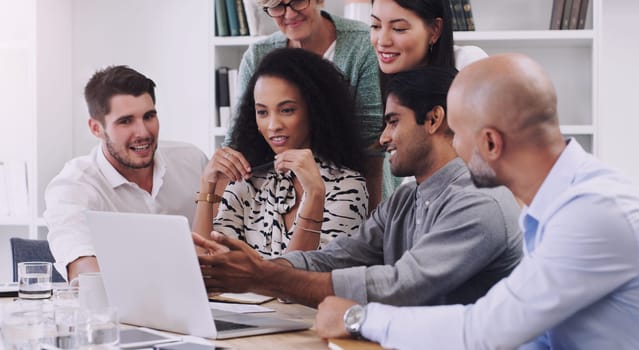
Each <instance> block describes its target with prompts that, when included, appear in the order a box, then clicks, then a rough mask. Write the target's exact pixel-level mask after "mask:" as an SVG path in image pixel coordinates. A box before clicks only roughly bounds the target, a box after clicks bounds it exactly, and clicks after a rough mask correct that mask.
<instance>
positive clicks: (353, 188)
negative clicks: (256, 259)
mask: <svg viewBox="0 0 639 350" xmlns="http://www.w3.org/2000/svg"><path fill="white" fill-rule="evenodd" d="M315 161H316V162H317V165H318V167H319V170H320V175H321V176H322V179H323V180H324V185H325V187H326V199H325V201H324V222H323V223H322V228H321V231H322V234H321V236H320V246H319V249H321V248H322V247H323V246H324V245H326V244H327V243H328V242H329V241H331V240H332V239H333V238H335V237H337V236H340V235H348V236H350V235H351V234H352V233H354V232H355V230H357V228H358V227H359V225H360V224H361V223H362V222H363V221H364V220H365V219H366V213H367V211H368V192H367V190H366V181H365V179H364V177H363V176H362V175H361V174H360V173H359V172H357V171H353V170H350V169H338V168H337V167H335V166H333V165H332V164H330V163H327V162H324V161H322V160H320V159H318V158H315ZM304 200H305V198H304V196H302V200H301V202H300V206H299V208H301V207H302V205H303V203H304ZM294 205H295V189H294V187H293V173H292V172H291V171H289V172H287V173H284V174H278V173H276V172H275V170H274V169H271V170H268V171H265V172H264V173H261V174H254V175H253V176H252V177H251V178H250V179H249V180H244V181H237V182H231V183H230V184H229V185H228V186H227V187H226V190H225V191H224V196H223V200H222V202H221V203H220V207H219V209H218V214H217V217H216V218H215V219H214V220H213V229H214V230H215V231H217V232H220V233H222V234H224V235H226V236H229V237H234V238H237V239H241V240H243V241H245V242H247V243H248V244H249V245H250V246H251V247H253V249H255V250H257V251H258V252H259V253H260V254H261V255H262V257H264V258H270V257H277V256H280V255H282V254H283V253H284V251H285V250H286V247H287V245H288V244H289V242H290V241H291V238H292V237H293V232H295V225H297V222H298V220H299V218H298V217H297V216H296V217H295V221H294V223H293V226H292V227H291V229H290V230H289V231H286V226H285V224H284V215H285V214H286V213H288V212H289V211H290V210H291V208H292V207H293V206H294Z"/></svg>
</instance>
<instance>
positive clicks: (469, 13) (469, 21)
mask: <svg viewBox="0 0 639 350" xmlns="http://www.w3.org/2000/svg"><path fill="white" fill-rule="evenodd" d="M462 10H463V13H464V24H465V28H464V30H467V31H473V30H475V20H474V19H473V10H472V7H471V6H470V0H462Z"/></svg>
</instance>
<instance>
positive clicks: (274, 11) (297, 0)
mask: <svg viewBox="0 0 639 350" xmlns="http://www.w3.org/2000/svg"><path fill="white" fill-rule="evenodd" d="M309 3H310V0H291V1H289V2H288V3H287V4H285V3H283V2H280V3H279V4H277V5H276V6H273V7H264V8H263V9H264V12H266V14H267V15H269V16H271V17H282V16H284V14H285V13H286V8H287V7H290V8H291V10H293V11H295V12H300V11H302V10H303V9H305V8H307V7H308V4H309Z"/></svg>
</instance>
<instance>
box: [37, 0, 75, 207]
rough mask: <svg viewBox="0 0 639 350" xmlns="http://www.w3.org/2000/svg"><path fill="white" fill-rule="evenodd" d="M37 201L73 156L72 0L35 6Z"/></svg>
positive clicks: (42, 204) (39, 201)
mask: <svg viewBox="0 0 639 350" xmlns="http://www.w3.org/2000/svg"><path fill="white" fill-rule="evenodd" d="M36 20H37V24H36V38H37V39H36V48H37V49H36V72H37V77H36V78H37V80H36V94H37V105H36V106H37V131H36V136H37V156H36V160H37V170H38V171H37V187H36V188H37V189H38V191H37V196H38V199H37V203H38V206H37V208H36V210H37V214H36V215H38V216H41V215H42V212H43V211H44V198H43V197H44V189H45V188H46V186H47V184H48V183H49V182H50V181H51V179H52V178H53V177H54V176H55V175H56V174H57V173H58V172H59V171H60V170H61V169H62V165H63V164H64V163H65V162H66V161H67V160H69V159H70V158H71V157H72V146H73V143H72V142H71V141H70V140H71V139H72V137H73V132H72V131H73V119H72V117H71V105H72V101H73V95H72V93H71V91H72V90H71V67H72V62H73V61H72V58H71V28H72V24H71V0H56V1H42V0H40V1H38V2H37V8H36Z"/></svg>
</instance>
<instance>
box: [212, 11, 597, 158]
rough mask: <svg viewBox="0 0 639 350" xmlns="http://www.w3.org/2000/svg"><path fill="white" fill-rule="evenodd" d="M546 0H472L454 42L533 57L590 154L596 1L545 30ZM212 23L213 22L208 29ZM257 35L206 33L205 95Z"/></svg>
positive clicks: (218, 132) (218, 136)
mask: <svg viewBox="0 0 639 350" xmlns="http://www.w3.org/2000/svg"><path fill="white" fill-rule="evenodd" d="M325 3H326V5H327V7H326V10H327V11H329V12H331V13H335V14H338V15H342V14H343V1H326V2H325ZM552 3H553V1H552V0H536V1H528V0H472V1H471V4H472V7H473V17H474V22H475V27H476V31H471V32H455V33H454V39H455V43H456V44H457V45H476V46H479V47H481V48H482V49H484V50H485V51H486V52H487V53H488V54H489V55H492V54H497V53H502V52H519V53H523V54H526V55H529V56H531V57H533V58H534V59H536V60H537V61H539V62H540V63H541V64H542V65H543V66H544V68H545V69H546V70H547V71H548V72H549V73H550V75H551V77H552V79H553V82H554V84H555V86H556V88H557V94H558V96H559V116H560V122H561V124H562V125H561V130H562V132H563V133H564V134H566V135H570V136H574V137H576V138H577V139H578V140H579V141H580V142H581V143H582V144H583V145H584V147H585V148H586V149H588V150H590V151H592V152H593V153H595V154H596V153H597V152H598V148H597V147H598V143H597V113H596V111H597V98H598V91H597V90H598V89H597V82H598V76H597V74H598V69H597V65H598V61H599V59H598V56H599V53H598V40H599V39H598V37H599V25H598V23H599V13H600V8H601V3H602V0H590V4H589V10H588V17H587V19H586V29H584V30H549V29H548V28H549V25H550V17H551V10H552ZM213 7H214V6H213V5H212V4H211V8H212V9H211V11H212V12H211V13H212V15H211V16H210V18H211V21H212V22H213V21H214V18H215V16H214V13H213V11H214V8H213ZM265 19H266V20H268V18H266V17H265ZM213 26H214V22H213V23H212V24H211V28H213ZM211 33H213V32H211ZM262 38H263V37H254V36H248V37H247V36H243V37H215V36H214V35H213V34H211V40H210V46H209V49H210V52H211V54H210V58H211V63H210V66H211V70H210V77H211V83H210V85H211V91H212V94H211V96H215V68H216V67H220V66H228V67H232V68H237V67H238V66H239V62H240V60H241V58H242V53H243V52H244V50H246V48H247V47H248V46H249V45H250V44H251V43H253V42H255V41H258V40H260V39H262ZM210 110H211V111H212V114H213V115H212V118H211V120H212V121H215V120H216V113H217V108H216V104H215V99H212V101H211V108H210ZM211 125H212V127H211V128H210V138H211V141H210V145H211V147H212V148H215V147H218V146H219V145H220V144H221V142H222V141H223V140H224V135H225V134H226V129H224V128H221V127H217V126H215V124H214V123H213V122H212V123H211Z"/></svg>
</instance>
